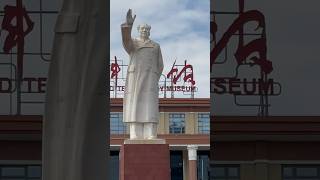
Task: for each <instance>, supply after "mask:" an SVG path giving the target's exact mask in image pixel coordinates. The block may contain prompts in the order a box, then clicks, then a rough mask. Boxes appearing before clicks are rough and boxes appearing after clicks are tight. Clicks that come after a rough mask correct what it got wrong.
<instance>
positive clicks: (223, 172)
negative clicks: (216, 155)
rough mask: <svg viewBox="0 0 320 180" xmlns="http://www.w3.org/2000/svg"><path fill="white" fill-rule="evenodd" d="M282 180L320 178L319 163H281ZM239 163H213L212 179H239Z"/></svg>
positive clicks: (319, 179)
mask: <svg viewBox="0 0 320 180" xmlns="http://www.w3.org/2000/svg"><path fill="white" fill-rule="evenodd" d="M281 172H282V173H281V176H282V178H281V179H282V180H307V179H308V180H320V165H303V164H301V165H294V164H290V165H289V164H287V165H282V169H281ZM240 173H241V172H240V165H215V166H214V167H213V168H212V174H211V179H213V180H240Z"/></svg>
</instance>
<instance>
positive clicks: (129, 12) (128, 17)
mask: <svg viewBox="0 0 320 180" xmlns="http://www.w3.org/2000/svg"><path fill="white" fill-rule="evenodd" d="M135 19H136V15H134V17H132V10H131V9H129V10H128V12H127V21H126V24H127V25H131V26H132V25H133V22H134V20H135Z"/></svg>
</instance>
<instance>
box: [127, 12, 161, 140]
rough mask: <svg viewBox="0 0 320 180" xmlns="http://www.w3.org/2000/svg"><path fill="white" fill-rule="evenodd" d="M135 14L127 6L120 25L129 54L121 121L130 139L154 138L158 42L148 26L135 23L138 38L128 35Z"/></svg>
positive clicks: (157, 93)
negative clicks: (126, 124) (152, 36)
mask: <svg viewBox="0 0 320 180" xmlns="http://www.w3.org/2000/svg"><path fill="white" fill-rule="evenodd" d="M135 18H136V16H134V17H132V11H131V9H129V10H128V12H127V18H126V22H125V23H123V24H122V25H121V31H122V42H123V47H124V49H125V50H126V52H127V53H128V54H129V56H130V62H129V66H128V71H127V78H126V86H125V95H124V100H123V114H124V116H123V117H124V122H125V123H129V129H130V139H156V138H157V124H158V121H159V106H158V104H159V90H158V82H159V79H160V76H161V73H162V70H163V61H162V55H161V50H160V46H159V44H157V43H156V42H154V41H152V40H150V39H149V36H150V29H151V26H149V25H147V24H143V25H140V26H138V31H139V32H140V37H139V38H131V29H132V25H133V22H134V20H135Z"/></svg>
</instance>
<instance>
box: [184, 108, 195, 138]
mask: <svg viewBox="0 0 320 180" xmlns="http://www.w3.org/2000/svg"><path fill="white" fill-rule="evenodd" d="M195 114H196V113H194V112H189V113H185V115H186V119H185V120H186V121H185V123H186V127H185V128H186V129H185V133H186V134H195V133H196V129H197V128H196V121H197V120H196V119H195Z"/></svg>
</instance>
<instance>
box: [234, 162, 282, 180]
mask: <svg viewBox="0 0 320 180" xmlns="http://www.w3.org/2000/svg"><path fill="white" fill-rule="evenodd" d="M240 179H241V180H281V179H282V178H281V164H270V163H267V162H258V163H255V164H251V163H250V164H249V163H248V164H241V165H240Z"/></svg>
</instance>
